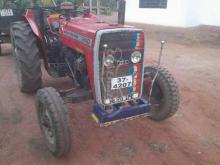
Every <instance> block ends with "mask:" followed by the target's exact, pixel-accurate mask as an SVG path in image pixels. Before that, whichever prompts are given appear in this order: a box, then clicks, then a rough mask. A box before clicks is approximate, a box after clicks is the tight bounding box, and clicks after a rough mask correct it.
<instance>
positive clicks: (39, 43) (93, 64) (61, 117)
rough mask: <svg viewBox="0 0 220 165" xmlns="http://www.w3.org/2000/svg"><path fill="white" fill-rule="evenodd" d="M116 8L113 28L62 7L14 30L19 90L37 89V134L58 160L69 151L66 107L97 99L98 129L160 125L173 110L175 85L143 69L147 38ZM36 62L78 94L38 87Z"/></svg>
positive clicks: (29, 14) (31, 12) (32, 16)
mask: <svg viewBox="0 0 220 165" xmlns="http://www.w3.org/2000/svg"><path fill="white" fill-rule="evenodd" d="M120 4H121V6H120V9H122V10H121V11H122V12H120V13H119V22H118V24H109V23H106V22H103V21H100V19H99V18H98V17H97V16H96V15H94V14H93V13H91V12H90V10H88V9H83V8H81V9H80V10H79V9H77V8H76V6H75V5H73V4H72V3H70V2H63V3H61V4H60V5H59V6H58V7H55V8H53V9H51V8H50V9H49V8H43V7H36V8H32V9H28V10H27V11H26V13H25V15H24V20H23V21H19V22H14V23H13V24H12V25H11V28H10V33H11V41H12V45H13V55H14V58H15V61H16V72H17V79H18V85H19V88H20V90H21V91H22V92H26V93H32V92H35V91H37V90H38V91H37V94H36V109H37V116H38V120H39V124H40V128H41V130H42V132H43V135H44V137H45V140H46V144H47V146H48V148H49V150H50V152H51V153H52V154H53V155H55V156H57V157H59V156H62V155H65V154H67V153H68V152H69V150H70V147H71V130H70V119H69V115H68V112H67V109H66V107H65V103H67V102H68V103H70V102H71V103H76V102H81V101H85V100H88V99H94V106H93V110H92V118H93V119H94V120H95V121H96V122H97V123H98V124H100V126H107V125H110V124H112V123H116V122H118V121H121V120H129V119H133V118H136V117H141V116H142V117H146V116H149V117H150V118H151V119H153V120H156V121H161V120H164V119H166V118H168V117H171V116H172V115H173V114H175V112H176V111H177V110H178V106H179V95H178V88H177V84H176V82H175V80H174V78H173V77H172V75H171V74H170V73H169V72H168V71H167V70H166V69H164V68H162V67H161V66H160V65H159V64H160V62H158V65H155V66H144V56H145V52H144V41H145V36H144V31H143V30H141V29H138V28H134V27H131V26H126V25H124V24H123V22H124V10H123V9H124V8H125V3H124V1H120ZM57 13H60V14H57ZM163 44H164V43H163V42H162V44H161V51H162V48H163ZM160 55H161V54H160ZM41 59H43V63H44V67H45V69H46V71H47V72H48V73H49V75H51V76H52V77H55V78H58V77H70V78H71V79H72V81H73V83H74V87H75V88H72V89H69V90H62V91H57V90H56V89H54V88H52V87H47V88H41V87H42V72H41ZM159 61H160V60H159Z"/></svg>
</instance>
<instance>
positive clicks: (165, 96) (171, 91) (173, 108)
mask: <svg viewBox="0 0 220 165" xmlns="http://www.w3.org/2000/svg"><path fill="white" fill-rule="evenodd" d="M156 73H157V66H148V67H145V68H144V84H143V96H144V97H145V98H146V99H147V100H150V103H151V115H150V118H151V119H153V120H156V121H160V120H164V119H167V118H169V117H171V116H173V115H174V114H175V113H176V112H177V110H178V107H179V91H178V87H177V83H176V81H175V79H174V78H173V76H172V75H171V74H170V73H169V72H168V71H167V69H165V68H163V67H159V70H158V75H157V77H156V79H155V82H154V85H153V87H152V93H151V97H150V98H149V94H150V88H151V84H152V80H153V78H154V76H155V74H156Z"/></svg>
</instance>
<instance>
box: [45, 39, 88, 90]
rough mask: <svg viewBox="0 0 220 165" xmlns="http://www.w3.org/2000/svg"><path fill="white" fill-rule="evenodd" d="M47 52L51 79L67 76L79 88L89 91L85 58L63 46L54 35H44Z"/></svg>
mask: <svg viewBox="0 0 220 165" xmlns="http://www.w3.org/2000/svg"><path fill="white" fill-rule="evenodd" d="M44 37H45V40H46V43H47V44H46V46H47V50H48V54H47V55H48V65H49V71H48V72H49V74H50V75H51V76H52V77H55V78H58V77H66V76H69V77H70V78H71V79H73V80H74V82H75V83H76V84H79V85H80V87H81V88H85V89H89V88H90V86H89V80H88V73H87V68H86V66H87V65H86V60H85V56H84V55H83V54H81V53H79V52H77V51H75V50H74V49H71V48H69V47H66V46H64V45H63V44H62V43H61V42H60V40H59V38H58V37H57V36H56V35H45V36H44Z"/></svg>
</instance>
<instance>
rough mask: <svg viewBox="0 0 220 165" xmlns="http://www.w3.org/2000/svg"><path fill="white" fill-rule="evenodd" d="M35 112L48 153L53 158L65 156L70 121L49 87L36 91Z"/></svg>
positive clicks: (58, 96)
mask: <svg viewBox="0 0 220 165" xmlns="http://www.w3.org/2000/svg"><path fill="white" fill-rule="evenodd" d="M36 110H37V117H38V121H39V124H40V128H41V131H42V133H43V135H44V138H45V141H46V144H47V147H48V149H49V151H50V152H51V153H52V154H53V155H54V156H55V157H61V156H64V155H67V154H68V153H69V151H70V148H71V130H70V119H69V115H68V111H67V109H66V108H65V106H64V102H63V100H62V98H61V97H60V94H59V93H58V92H57V91H56V90H55V89H54V88H51V87H48V88H43V89H40V90H38V92H37V95H36Z"/></svg>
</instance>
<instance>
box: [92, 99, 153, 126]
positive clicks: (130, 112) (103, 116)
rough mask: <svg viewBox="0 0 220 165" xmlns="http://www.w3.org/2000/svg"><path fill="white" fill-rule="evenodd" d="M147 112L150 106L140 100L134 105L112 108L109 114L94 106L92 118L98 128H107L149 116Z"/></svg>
mask: <svg viewBox="0 0 220 165" xmlns="http://www.w3.org/2000/svg"><path fill="white" fill-rule="evenodd" d="M149 112H150V104H149V103H148V102H147V101H146V100H145V99H140V100H138V101H137V103H136V104H135V105H133V104H131V105H125V106H113V107H112V108H111V110H110V112H109V110H106V109H103V108H102V106H100V105H94V107H93V114H92V118H93V119H94V120H95V121H96V122H97V123H98V124H99V125H100V126H109V125H111V124H115V123H117V122H119V121H123V120H132V119H134V118H138V117H146V116H149Z"/></svg>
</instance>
